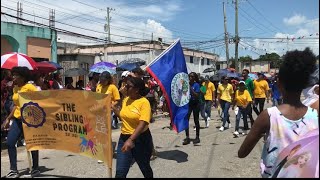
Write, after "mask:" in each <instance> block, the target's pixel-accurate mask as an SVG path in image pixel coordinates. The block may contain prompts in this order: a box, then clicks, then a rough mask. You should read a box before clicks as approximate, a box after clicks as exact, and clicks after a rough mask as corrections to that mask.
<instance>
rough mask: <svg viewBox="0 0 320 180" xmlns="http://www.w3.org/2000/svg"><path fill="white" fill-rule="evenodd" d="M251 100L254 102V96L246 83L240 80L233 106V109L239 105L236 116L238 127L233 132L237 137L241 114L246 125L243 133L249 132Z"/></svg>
mask: <svg viewBox="0 0 320 180" xmlns="http://www.w3.org/2000/svg"><path fill="white" fill-rule="evenodd" d="M251 102H252V98H251V95H250V93H249V91H248V90H246V83H245V82H244V81H240V82H239V90H237V91H236V93H235V98H234V101H233V106H232V110H234V107H235V105H237V106H238V108H239V111H238V114H237V116H236V127H235V131H234V133H233V134H234V135H235V136H236V137H238V136H239V122H240V119H241V115H242V117H243V125H244V130H243V134H247V130H248V129H249V128H248V121H247V114H248V111H249V107H250V106H251V105H250V103H251Z"/></svg>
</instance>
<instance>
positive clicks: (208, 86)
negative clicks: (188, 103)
mask: <svg viewBox="0 0 320 180" xmlns="http://www.w3.org/2000/svg"><path fill="white" fill-rule="evenodd" d="M202 85H203V86H205V87H206V89H207V91H206V94H205V95H204V100H207V101H212V99H213V97H212V92H214V91H215V90H216V88H215V87H214V84H213V83H212V82H209V83H208V84H206V82H204V83H203V84H202Z"/></svg>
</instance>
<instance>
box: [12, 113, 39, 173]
mask: <svg viewBox="0 0 320 180" xmlns="http://www.w3.org/2000/svg"><path fill="white" fill-rule="evenodd" d="M22 133H23V129H22V122H21V120H20V119H16V118H14V120H13V122H12V124H11V126H10V129H9V132H8V136H7V145H8V154H9V159H10V170H15V171H16V170H18V169H17V148H16V143H17V141H18V139H19V137H20V136H21V135H22ZM31 155H32V163H33V165H32V169H37V168H38V167H39V151H31Z"/></svg>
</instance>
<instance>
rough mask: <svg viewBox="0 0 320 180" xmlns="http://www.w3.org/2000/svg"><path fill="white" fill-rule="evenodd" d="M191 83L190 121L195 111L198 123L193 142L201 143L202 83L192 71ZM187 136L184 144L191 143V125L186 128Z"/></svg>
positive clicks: (196, 123) (194, 116) (195, 121)
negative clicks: (200, 96)
mask: <svg viewBox="0 0 320 180" xmlns="http://www.w3.org/2000/svg"><path fill="white" fill-rule="evenodd" d="M189 83H190V95H191V98H190V101H189V111H188V121H189V120H190V116H191V113H192V112H193V119H194V124H195V125H196V139H195V140H194V141H193V144H198V143H200V138H199V136H200V124H199V114H200V102H199V94H200V84H199V78H198V75H197V73H195V72H191V73H190V74H189ZM185 132H186V138H185V139H184V140H183V143H182V144H183V145H187V144H190V138H189V127H188V128H187V129H186V130H185Z"/></svg>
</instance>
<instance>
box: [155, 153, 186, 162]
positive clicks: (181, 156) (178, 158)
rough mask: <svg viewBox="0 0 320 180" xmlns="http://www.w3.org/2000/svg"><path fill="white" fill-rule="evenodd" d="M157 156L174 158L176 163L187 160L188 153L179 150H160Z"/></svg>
mask: <svg viewBox="0 0 320 180" xmlns="http://www.w3.org/2000/svg"><path fill="white" fill-rule="evenodd" d="M157 156H158V158H162V159H167V160H175V161H177V163H182V162H187V161H188V154H187V153H185V152H183V151H180V150H170V151H162V152H158V153H157Z"/></svg>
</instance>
